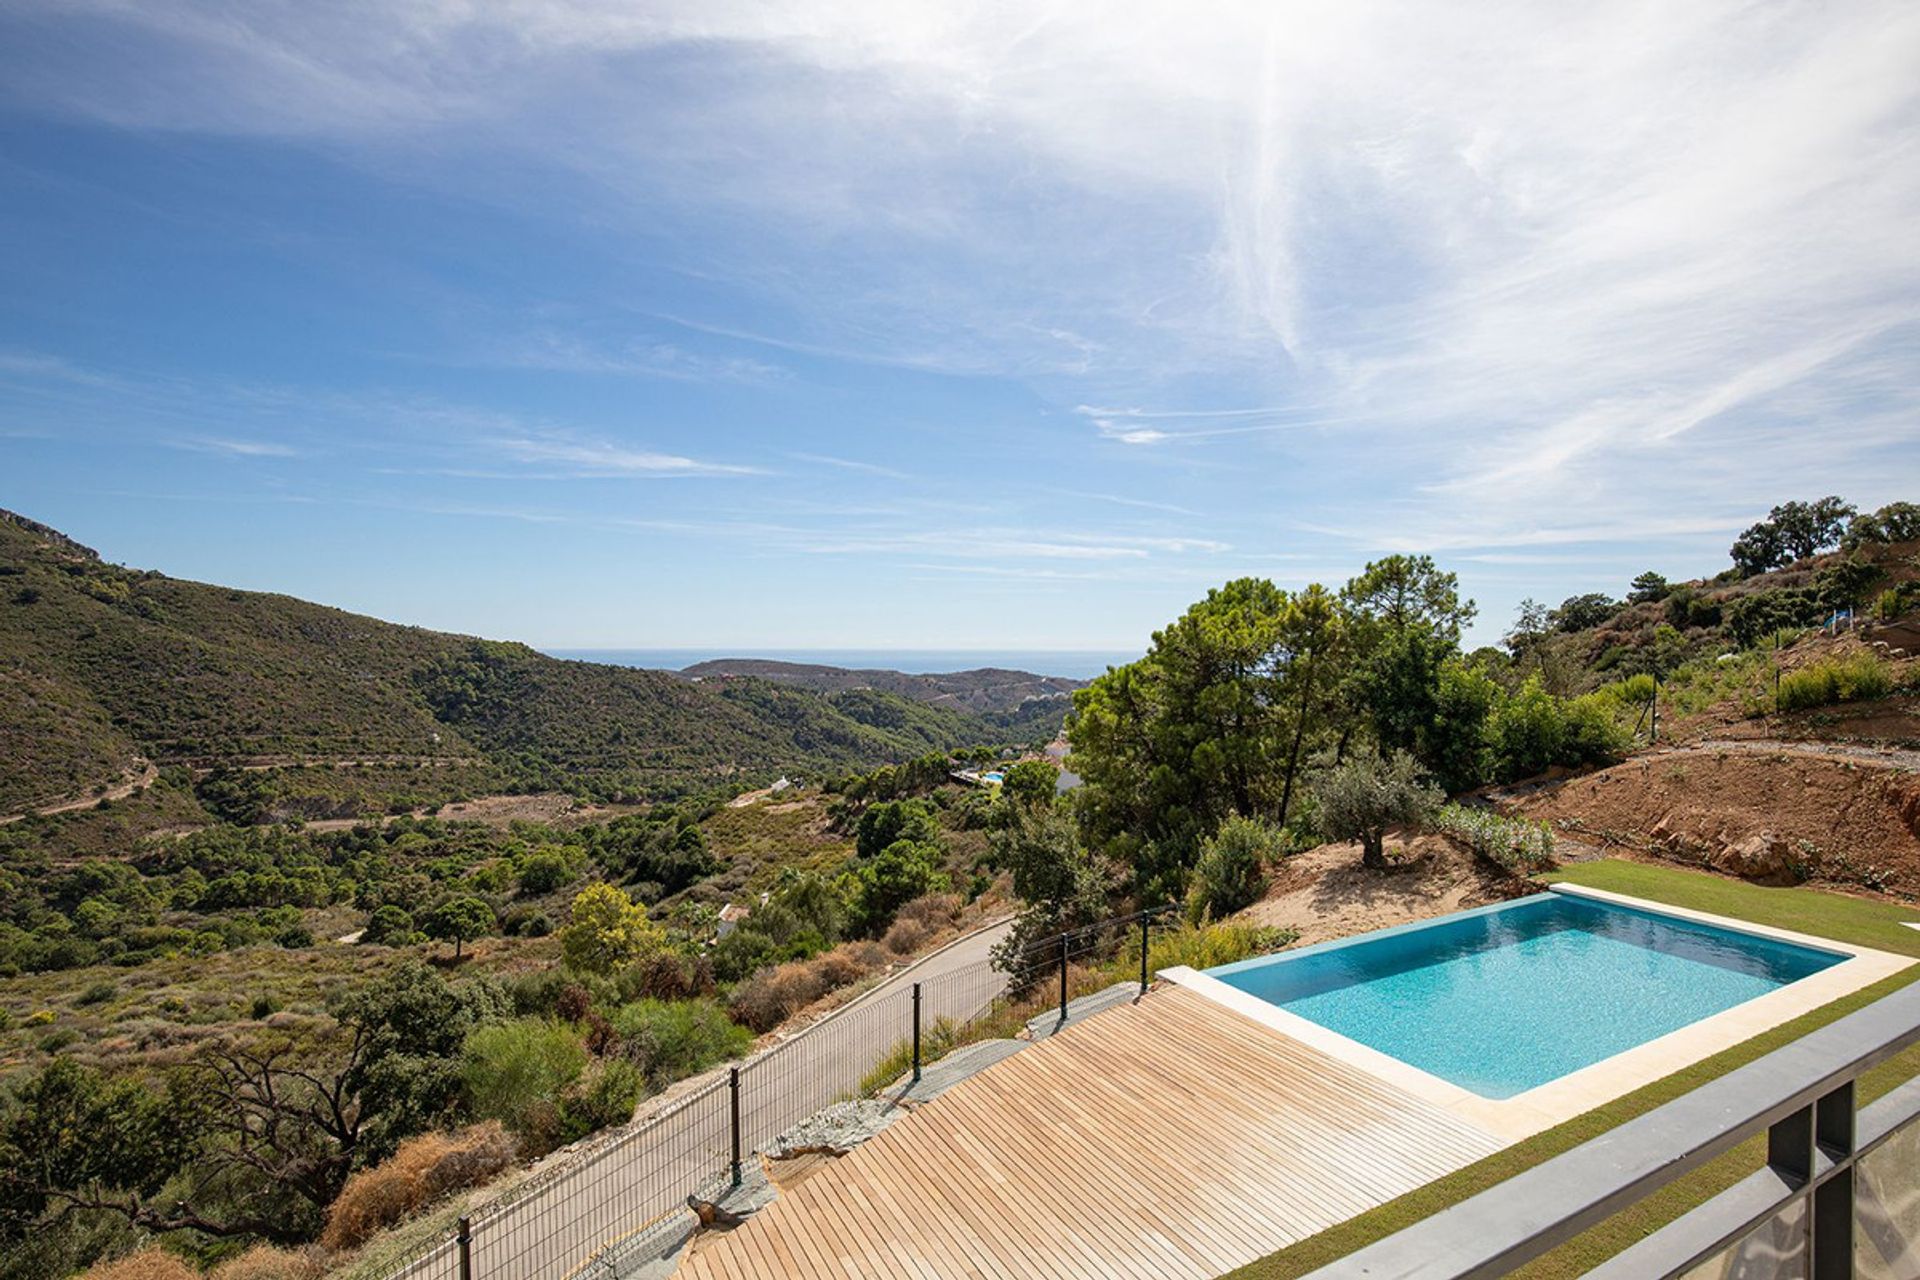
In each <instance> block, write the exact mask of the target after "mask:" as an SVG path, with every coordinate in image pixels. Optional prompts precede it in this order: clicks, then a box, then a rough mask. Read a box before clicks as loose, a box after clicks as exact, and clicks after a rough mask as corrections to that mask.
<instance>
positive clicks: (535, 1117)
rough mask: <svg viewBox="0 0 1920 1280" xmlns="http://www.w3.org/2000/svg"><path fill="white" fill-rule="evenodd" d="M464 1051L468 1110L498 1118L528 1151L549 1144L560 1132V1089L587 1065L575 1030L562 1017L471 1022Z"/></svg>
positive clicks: (464, 1082) (545, 1148) (464, 1081)
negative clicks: (477, 1024) (473, 1024)
mask: <svg viewBox="0 0 1920 1280" xmlns="http://www.w3.org/2000/svg"><path fill="white" fill-rule="evenodd" d="M463 1055H464V1062H463V1063H462V1065H461V1072H460V1076H461V1082H462V1084H463V1085H464V1087H465V1089H466V1095H467V1104H468V1106H470V1107H471V1108H472V1110H473V1114H474V1115H475V1116H478V1117H479V1118H481V1119H485V1120H498V1121H500V1122H501V1123H502V1124H504V1125H506V1126H507V1128H508V1129H509V1130H510V1131H512V1133H513V1134H514V1135H515V1136H516V1137H518V1138H519V1139H520V1140H521V1141H522V1142H523V1143H525V1144H526V1146H527V1147H528V1148H529V1149H530V1150H531V1151H535V1152H539V1151H546V1150H549V1149H551V1147H552V1146H553V1145H554V1144H555V1143H556V1141H557V1140H558V1138H559V1136H560V1133H561V1116H560V1098H561V1095H562V1094H563V1093H565V1092H566V1089H567V1087H568V1086H569V1085H571V1084H572V1083H573V1082H574V1081H575V1080H577V1079H579V1078H580V1073H581V1072H582V1071H583V1070H585V1069H586V1065H587V1050H586V1046H585V1045H583V1044H582V1043H581V1042H580V1036H579V1034H578V1033H577V1032H576V1031H574V1030H573V1028H571V1027H569V1026H567V1025H566V1024H564V1023H560V1022H549V1021H542V1020H540V1019H537V1018H521V1019H519V1020H517V1021H514V1022H500V1023H494V1024H491V1025H489V1026H484V1027H479V1028H476V1029H475V1030H474V1031H473V1033H472V1034H471V1035H469V1036H468V1037H467V1042H466V1046H465V1049H464V1051H463Z"/></svg>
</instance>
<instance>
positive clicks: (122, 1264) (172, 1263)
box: [80, 1244, 200, 1280]
mask: <svg viewBox="0 0 1920 1280" xmlns="http://www.w3.org/2000/svg"><path fill="white" fill-rule="evenodd" d="M80 1280H200V1273H199V1272H198V1271H195V1270H194V1269H193V1268H192V1267H190V1266H188V1265H187V1264H186V1263H185V1262H183V1261H181V1260H180V1258H179V1257H177V1256H176V1255H174V1254H171V1253H168V1252H167V1251H166V1250H165V1249H162V1248H161V1247H160V1246H159V1245H157V1244H150V1245H148V1246H147V1247H146V1248H144V1249H142V1250H140V1252H138V1253H130V1254H128V1255H127V1256H126V1257H124V1258H119V1259H116V1260H114V1261H112V1262H101V1263H96V1264H95V1265H94V1266H93V1267H91V1268H89V1269H88V1271H87V1273H86V1274H85V1275H83V1276H81V1277H80Z"/></svg>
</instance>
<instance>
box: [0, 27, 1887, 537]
mask: <svg viewBox="0 0 1920 1280" xmlns="http://www.w3.org/2000/svg"><path fill="white" fill-rule="evenodd" d="M15 8H16V11H18V12H20V13H28V14H34V13H37V14H38V15H39V16H37V17H32V16H30V17H27V18H22V19H19V21H21V22H24V23H27V24H29V25H32V24H35V23H38V24H43V25H48V26H54V25H57V24H58V23H60V22H62V21H65V20H67V15H71V14H72V13H74V12H77V11H85V12H88V13H90V14H91V15H92V16H93V19H94V20H95V21H98V22H103V23H110V24H114V25H116V26H118V27H119V28H120V29H122V31H123V32H125V33H128V34H130V35H132V36H134V37H137V38H139V39H142V40H144V41H146V42H147V46H146V47H142V48H139V49H138V52H139V55H140V56H137V57H134V58H132V59H130V60H127V61H119V62H116V61H111V60H108V59H104V58H103V59H100V60H98V61H94V62H89V61H86V60H84V59H80V60H76V57H74V56H65V57H59V58H50V59H47V60H44V65H35V66H25V65H9V66H8V68H7V69H8V72H9V78H10V79H12V80H13V81H14V82H15V90H14V91H15V93H16V94H20V95H24V96H28V97H31V98H32V99H33V100H34V101H35V103H36V105H38V106H41V107H43V108H51V109H55V110H64V111H69V112H73V113H77V114H82V115H86V116H90V117H93V118H98V119H105V120H109V121H113V122H115V123H117V124H123V125H128V126H133V127H145V128H152V127H161V128H175V129H192V130H214V131H224V132H233V133H269V134H278V135H293V136H302V137H324V138H327V139H329V140H335V141H339V142H343V143H345V144H346V145H347V148H348V149H349V150H353V149H355V148H357V151H358V154H361V155H362V156H363V158H364V160H365V162H366V163H368V164H373V165H379V166H385V167H386V168H388V169H389V170H392V171H395V172H402V173H406V174H408V175H409V176H413V174H414V170H415V169H416V168H418V169H419V170H420V173H419V175H418V178H417V180H420V181H442V182H453V183H458V182H460V181H462V177H461V175H460V173H459V166H460V164H461V162H462V158H463V157H465V158H467V159H468V160H471V158H472V157H473V155H475V154H476V153H477V154H480V155H482V156H485V157H487V158H491V157H492V156H493V155H494V154H496V153H497V152H500V151H507V152H512V153H514V154H515V155H516V157H517V158H518V159H519V160H520V161H521V162H523V163H528V162H531V163H536V164H541V165H550V166H552V169H551V171H552V172H555V173H558V174H562V175H565V176H566V177H567V178H568V179H570V180H572V181H574V182H576V183H579V184H580V187H579V188H578V189H579V190H585V191H587V192H588V193H589V194H588V195H587V196H585V197H582V198H587V199H592V200H594V201H596V202H597V203H596V204H595V206H594V209H593V217H594V219H595V224H596V225H603V226H606V227H610V228H612V229H614V231H615V232H616V233H617V232H618V231H619V229H620V228H622V227H627V228H644V229H645V230H646V231H647V232H648V233H649V234H654V233H656V232H658V231H659V229H660V228H662V227H665V228H668V229H669V230H670V231H671V232H672V233H673V234H674V235H676V236H677V237H678V238H677V239H675V240H673V241H672V243H673V246H674V247H673V252H674V254H675V255H676V263H677V264H684V265H686V266H687V267H688V268H689V269H690V270H697V271H698V272H699V273H702V274H703V275H704V276H710V277H712V278H714V279H717V280H720V281H722V282H724V283H726V284H728V285H730V286H733V287H736V288H738V289H741V290H744V291H746V292H747V293H748V294H749V295H750V296H752V297H753V298H754V299H755V300H756V302H757V303H761V304H764V305H763V306H759V307H756V309H755V310H754V312H753V313H752V320H751V324H752V326H753V327H754V328H753V331H749V330H748V329H745V328H742V327H741V326H742V325H743V324H745V323H747V322H746V321H743V320H742V319H741V318H740V315H739V314H737V313H736V314H731V315H724V316H718V317H713V318H708V317H705V316H700V315H687V316H684V317H681V318H680V319H681V322H682V323H684V324H686V325H687V326H688V327H689V328H692V329H698V330H704V331H706V332H708V333H712V334H716V335H729V336H733V337H735V338H737V339H738V340H740V341H751V342H756V343H762V344H765V345H767V346H770V347H772V348H775V349H782V350H789V351H793V352H795V353H799V354H803V355H815V356H820V357H823V358H857V359H870V360H875V361H879V362H883V363H892V364H900V365H906V366H909V367H914V368H928V369H947V370H955V371H962V372H969V373H988V374H1003V375H1013V376H1017V377H1023V378H1028V379H1031V380H1032V381H1033V382H1034V383H1035V385H1036V386H1038V387H1040V388H1042V390H1043V393H1045V394H1048V395H1053V396H1056V397H1057V402H1058V403H1061V404H1062V405H1077V406H1079V409H1078V412H1079V414H1080V416H1081V417H1082V418H1084V419H1086V420H1087V421H1088V422H1089V423H1091V424H1092V425H1093V427H1094V428H1095V430H1096V431H1097V433H1098V435H1097V436H1096V435H1094V434H1093V433H1087V434H1086V439H1087V440H1088V442H1089V444H1092V443H1094V442H1095V441H1097V440H1100V439H1104V440H1106V441H1111V442H1113V443H1115V444H1118V445H1122V446H1131V448H1127V449H1118V450H1108V451H1107V454H1108V455H1125V456H1136V455H1137V456H1142V457H1146V458H1152V459H1153V460H1155V461H1156V462H1157V463H1159V464H1160V465H1163V466H1164V465H1169V464H1175V465H1177V464H1180V463H1183V462H1185V461H1186V460H1187V459H1189V458H1190V457H1191V456H1192V454H1193V453H1194V452H1195V451H1197V450H1200V449H1211V450H1217V451H1220V452H1222V453H1226V454H1230V455H1231V457H1232V459H1233V462H1232V466H1233V468H1234V469H1235V471H1237V472H1239V473H1243V474H1261V473H1263V472H1264V473H1270V474H1272V475H1274V476H1275V477H1276V478H1279V477H1281V476H1283V475H1288V474H1295V473H1298V472H1300V471H1301V470H1302V468H1305V467H1308V466H1310V465H1316V464H1317V465H1326V462H1327V459H1328V458H1329V457H1331V456H1333V455H1334V454H1335V453H1336V452H1338V453H1340V454H1341V455H1343V457H1344V459H1345V462H1344V464H1343V468H1342V469H1339V470H1338V475H1337V477H1332V478H1329V479H1328V481H1327V483H1326V484H1325V485H1323V486H1321V488H1322V489H1323V490H1325V491H1326V492H1327V493H1328V494H1329V501H1331V500H1332V497H1333V496H1334V494H1335V491H1336V490H1337V488H1338V486H1339V485H1340V484H1342V483H1345V484H1350V485H1352V486H1354V487H1357V488H1358V487H1364V489H1365V491H1366V493H1367V495H1368V511H1369V520H1370V524H1369V527H1368V530H1367V534H1366V536H1367V537H1369V538H1371V539H1372V540H1373V541H1375V542H1377V543H1379V544H1381V545H1387V544H1391V545H1402V544H1406V543H1408V542H1410V541H1411V540H1412V539H1414V538H1416V537H1418V538H1432V539H1435V540H1436V542H1435V544H1434V545H1443V546H1444V545H1452V546H1459V547H1471V546H1490V547H1501V546H1515V545H1531V544H1532V541H1537V540H1541V539H1559V540H1561V541H1563V542H1565V541H1574V540H1579V539H1582V538H1584V537H1585V536H1586V535H1585V533H1584V532H1583V531H1588V530H1593V529H1604V530H1617V531H1627V532H1628V533H1629V534H1632V533H1633V531H1641V532H1645V531H1659V530H1665V531H1667V532H1665V533H1663V534H1659V535H1658V536H1667V537H1688V538H1696V537H1707V536H1710V535H1709V534H1708V533H1706V532H1688V531H1687V530H1685V529H1681V528H1680V527H1679V525H1677V524H1676V523H1675V522H1674V521H1672V520H1671V519H1669V518H1668V517H1669V516H1670V515H1671V514H1672V513H1673V512H1674V511H1676V510H1680V511H1688V510H1692V509H1695V508H1698V507H1700V506H1702V505H1703V504H1704V505H1706V506H1708V507H1710V508H1711V516H1710V522H1711V523H1713V524H1714V525H1715V526H1716V527H1717V526H1719V525H1721V524H1724V523H1725V521H1726V520H1729V519H1732V520H1737V519H1739V516H1737V515H1735V514H1733V513H1735V512H1739V513H1741V514H1742V515H1745V514H1747V513H1750V512H1751V511H1752V510H1753V509H1754V508H1756V507H1759V508H1761V509H1764V506H1765V505H1767V504H1768V503H1770V502H1772V501H1777V500H1779V499H1780V498H1782V497H1787V496H1792V494H1793V493H1795V492H1799V491H1800V490H1802V489H1805V488H1808V487H1813V488H1818V489H1821V490H1826V489H1837V490H1841V491H1845V492H1849V493H1853V494H1856V495H1858V496H1862V497H1865V496H1868V495H1869V494H1874V493H1879V494H1885V495H1886V496H1892V494H1891V492H1890V491H1891V490H1895V489H1898V488H1900V487H1903V486H1904V487H1909V488H1910V487H1911V486H1913V485H1914V484H1915V483H1920V447H1916V446H1920V425H1916V424H1920V413H1917V412H1916V410H1920V255H1917V254H1916V253H1915V252H1914V250H1913V247H1912V228H1913V227H1914V226H1915V225H1920V77H1916V76H1915V75H1914V74H1913V69H1914V67H1915V66H1916V65H1920V7H1916V6H1914V5H1912V4H1910V3H1905V2H1904V0H1856V2H1855V3H1851V4H1848V5H1845V6H1837V7H1836V6H1830V5H1821V4H1817V3H1813V2H1812V0H1797V2H1796V0H1782V2H1778V3H1769V4H1763V5H1754V4H1751V3H1749V2H1748V0H1693V2H1690V3H1687V4H1677V5H1676V4H1672V3H1664V2H1661V0H1629V2H1628V3H1625V4H1618V5H1606V6H1591V5H1589V6H1578V5H1572V4H1553V3H1547V4H1541V3H1523V2H1521V0H1496V2H1494V3H1487V4H1481V5H1476V6H1472V7H1469V8H1465V9H1463V8H1461V7H1459V6H1436V5H1431V4H1419V3H1411V2H1408V0H1401V2H1389V0H1355V2H1354V3H1350V4H1341V5H1331V6H1330V5H1320V4H1308V3H1304V2H1299V3H1284V2H1283V3H1273V2H1267V0H1243V2H1238V3H1233V2H1227V0H1220V2H1217V3H1206V4H1203V5H1201V6H1199V7H1197V8H1196V7H1193V6H1184V7H1183V6H1115V5H1113V4H1111V3H1107V2H1104V0H1058V2H1050V3H1041V4H1037V5H1021V6H1006V5H991V4H955V5H939V6H931V5H903V4H898V3H892V2H883V0H806V2H796V3H793V4H783V5H774V6H769V5H760V4H749V3H745V0H684V2H677V0H659V2H657V3H650V4H647V5H643V6H635V5H631V4H626V3H620V2H618V0H578V2H573V3H569V2H565V0H513V2H510V3H501V4H494V5H487V6H472V5H465V4H445V3H441V2H440V0H378V2H377V3H376V2H374V0H365V2H364V3H358V4H341V5H320V6H315V5H305V4H295V3H293V2H292V0H282V2H281V3H263V4H260V5H256V6H249V7H245V8H240V9H236V8H234V7H233V6H230V5H227V4H224V3H218V2H216V0H200V2H195V0H181V2H180V3H170V4H160V3H139V2H137V0H60V3H58V4H54V3H52V2H51V0H45V2H44V3H41V4H39V5H33V4H28V5H25V6H15ZM124 56H125V55H124V51H123V57H124ZM421 156H425V157H428V158H429V159H431V160H432V162H433V163H431V164H428V165H423V166H416V165H414V164H412V163H411V162H412V160H413V159H414V158H415V157H421ZM529 157H531V158H533V159H532V160H531V161H529V159H528V158H529ZM478 167H481V168H488V169H490V166H478ZM575 191H576V188H573V187H569V188H568V194H569V195H570V196H571V195H573V194H574V193H575ZM527 199H528V202H529V204H531V205H535V206H539V205H545V204H548V203H551V202H553V201H554V200H555V199H556V195H555V193H554V192H553V191H550V190H547V189H545V188H544V187H543V188H541V189H539V190H537V192H535V193H534V194H531V195H529V196H528V197H527ZM556 345H557V350H553V351H549V352H548V354H547V358H548V359H549V360H552V361H558V362H561V363H565V362H573V363H574V364H575V365H581V366H598V367H609V368H611V367H617V366H620V365H621V364H622V363H623V362H625V363H629V364H631V366H632V371H635V372H645V373H646V374H647V375H648V376H676V375H675V374H674V373H671V372H665V371H666V370H671V369H674V368H676V367H680V366H682V365H683V364H689V363H690V364H691V365H692V366H694V367H698V368H699V370H700V374H699V376H713V375H716V374H717V375H718V376H727V375H726V374H725V372H724V371H723V370H720V369H716V368H714V367H711V366H704V365H699V363H698V362H697V361H696V362H686V361H683V360H682V359H681V356H680V354H679V349H678V348H664V349H663V348H661V347H657V346H656V347H643V348H639V349H633V350H616V351H614V352H612V353H611V354H609V353H608V352H607V351H605V350H602V349H598V348H585V349H582V348H579V347H577V346H573V345H570V344H568V343H567V342H566V341H564V340H558V339H557V340H556ZM1223 404H1224V405H1227V406H1229V407H1227V408H1221V407H1219V406H1220V405H1223ZM1129 405H1131V406H1155V407H1137V408H1126V407H1112V406H1129ZM1182 405H1191V406H1192V407H1191V408H1182V407H1180V406H1182ZM1101 406H1108V407H1101ZM1247 406H1253V407H1247ZM1174 446H1179V448H1175V447H1174ZM541 448H544V449H547V450H548V453H547V456H545V457H538V458H536V457H534V456H532V452H529V453H528V454H527V455H525V456H523V457H522V459H521V460H523V461H543V462H547V463H553V464H560V465H564V466H569V467H574V468H579V469H582V470H583V471H585V472H588V473H603V474H710V473H712V472H713V471H714V470H715V468H714V467H713V465H712V464H703V463H698V462H696V461H694V460H693V459H690V458H680V457H676V456H674V455H667V454H651V453H646V452H643V451H626V450H619V449H612V448H605V449H602V448H598V447H595V446H586V445H579V444H575V445H571V446H560V445H546V446H539V445H536V446H534V449H535V450H537V449H541ZM555 449H557V450H559V451H560V452H558V453H555V452H553V450H555ZM1303 459H1304V461H1303ZM718 470H720V471H727V470H728V468H724V467H722V468H718ZM1375 498H1381V499H1384V500H1382V501H1374V499H1375ZM1681 523H1684V522H1681ZM1059 545H1060V546H1062V547H1073V546H1078V545H1080V544H1076V543H1072V542H1061V543H1059ZM1107 545H1109V546H1110V548H1112V549H1115V550H1123V549H1124V548H1123V547H1121V545H1120V544H1107ZM1134 549H1135V550H1139V549H1140V548H1134Z"/></svg>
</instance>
